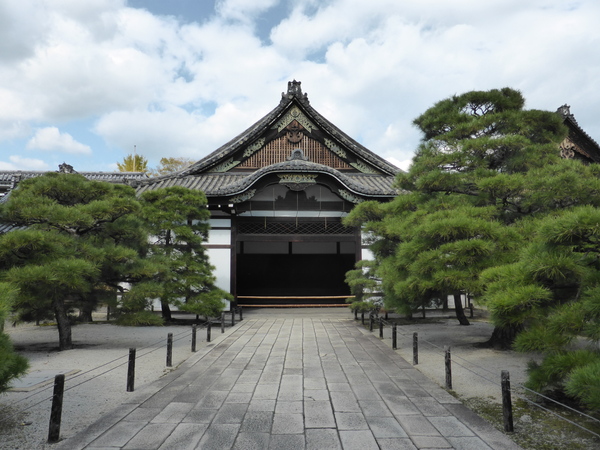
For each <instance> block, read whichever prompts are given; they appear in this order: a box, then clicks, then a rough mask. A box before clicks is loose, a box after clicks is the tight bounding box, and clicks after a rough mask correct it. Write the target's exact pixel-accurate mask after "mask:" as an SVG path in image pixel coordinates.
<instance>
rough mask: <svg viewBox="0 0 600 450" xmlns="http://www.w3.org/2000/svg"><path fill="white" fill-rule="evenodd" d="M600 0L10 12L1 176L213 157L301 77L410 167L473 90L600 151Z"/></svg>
mask: <svg viewBox="0 0 600 450" xmlns="http://www.w3.org/2000/svg"><path fill="white" fill-rule="evenodd" d="M599 20H600V1H598V0H528V1H523V0H485V1H482V0H452V1H449V0H369V1H365V0H169V1H167V0H85V1H82V0H0V170H57V169H58V165H59V164H62V163H63V162H66V163H68V164H70V165H72V166H73V167H74V169H75V170H76V171H81V172H83V171H106V172H110V171H116V170H117V165H116V163H117V162H121V161H122V160H123V158H124V157H125V156H126V155H128V154H131V153H134V152H135V153H136V154H137V155H143V156H144V157H146V158H147V159H148V161H149V166H150V167H156V166H157V165H158V163H159V160H160V158H161V157H185V158H190V159H193V160H199V159H201V158H202V157H204V156H206V155H207V154H209V153H210V152H212V151H213V150H215V149H216V148H218V147H219V146H221V145H222V144H224V143H226V142H227V141H229V140H230V139H232V138H233V137H235V136H236V135H238V134H239V133H241V132H242V131H244V130H245V129H246V128H248V127H249V126H250V125H252V124H253V123H255V122H256V121H258V120H259V119H261V118H262V117H263V116H264V115H266V114H267V113H268V112H269V111H271V110H272V109H273V108H275V107H276V106H277V105H278V103H279V100H280V98H281V92H283V91H286V90H287V82H288V81H290V80H294V79H295V80H298V81H301V82H302V89H303V91H304V92H305V93H308V98H309V100H310V102H311V105H312V106H313V107H314V108H315V109H316V110H317V111H319V112H320V113H321V114H322V115H324V116H325V117H326V118H327V119H329V120H330V121H331V122H333V123H334V124H335V125H336V126H338V127H339V128H340V129H342V130H343V131H344V132H345V133H346V134H348V135H350V136H351V137H353V138H354V139H355V140H357V141H358V142H360V143H361V144H362V145H364V146H366V147H367V148H369V149H370V150H371V151H373V152H375V153H377V154H378V155H380V156H382V157H383V158H385V159H387V160H388V161H390V162H392V163H393V164H396V165H397V166H398V167H401V168H404V169H406V168H407V167H408V165H409V164H410V160H411V159H412V156H413V155H414V151H415V149H416V148H417V146H418V144H419V140H420V138H421V135H420V133H419V131H418V130H417V129H416V128H415V127H414V125H412V121H413V120H414V119H415V118H416V117H417V116H419V115H420V114H422V113H423V112H425V111H426V110H427V108H429V107H430V106H432V105H433V104H434V103H436V102H438V101H440V100H442V99H444V98H447V97H450V96H452V95H456V94H461V93H464V92H467V91H471V90H488V89H495V88H502V87H511V88H514V89H518V90H520V91H521V92H522V93H523V95H524V96H525V98H526V102H527V103H526V108H528V109H544V110H551V111H555V110H556V109H557V108H558V107H559V106H561V105H564V104H568V105H570V106H571V112H572V113H573V114H574V116H575V118H576V120H577V121H578V123H579V125H580V126H581V127H582V128H583V129H584V130H585V131H586V132H587V133H588V134H589V135H590V136H591V137H592V138H594V139H595V140H596V141H600V117H599V112H600V88H599V86H598V82H599V81H600V26H599V25H598V24H599Z"/></svg>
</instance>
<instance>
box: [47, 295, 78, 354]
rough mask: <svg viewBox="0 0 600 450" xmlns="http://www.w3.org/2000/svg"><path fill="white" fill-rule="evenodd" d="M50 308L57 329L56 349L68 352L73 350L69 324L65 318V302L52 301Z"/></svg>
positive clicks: (67, 318)
mask: <svg viewBox="0 0 600 450" xmlns="http://www.w3.org/2000/svg"><path fill="white" fill-rule="evenodd" d="M52 307H53V309H54V318H55V319H56V326H57V328H58V349H59V350H70V349H72V348H73V341H72V339H71V322H70V321H69V317H68V316H67V309H66V308H65V302H64V301H63V300H54V301H53V302H52Z"/></svg>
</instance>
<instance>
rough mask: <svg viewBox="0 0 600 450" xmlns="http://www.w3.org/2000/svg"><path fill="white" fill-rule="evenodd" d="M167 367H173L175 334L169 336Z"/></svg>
mask: <svg viewBox="0 0 600 450" xmlns="http://www.w3.org/2000/svg"><path fill="white" fill-rule="evenodd" d="M167 367H173V333H169V334H167Z"/></svg>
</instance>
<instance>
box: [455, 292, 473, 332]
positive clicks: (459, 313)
mask: <svg viewBox="0 0 600 450" xmlns="http://www.w3.org/2000/svg"><path fill="white" fill-rule="evenodd" d="M453 297H454V310H455V311H456V318H457V319H458V323H460V324H461V325H471V323H470V322H469V319H467V316H466V315H465V310H464V308H463V304H462V299H461V298H460V292H455V293H454V295H453Z"/></svg>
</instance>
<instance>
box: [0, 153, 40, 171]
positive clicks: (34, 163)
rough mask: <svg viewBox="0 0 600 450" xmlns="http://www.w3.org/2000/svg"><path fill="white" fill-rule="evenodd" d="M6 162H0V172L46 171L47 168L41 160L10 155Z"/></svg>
mask: <svg viewBox="0 0 600 450" xmlns="http://www.w3.org/2000/svg"><path fill="white" fill-rule="evenodd" d="M8 161H10V162H6V161H0V170H48V169H49V166H48V164H46V163H45V162H44V161H42V160H41V159H33V158H22V157H21V156H17V155H11V156H9V157H8Z"/></svg>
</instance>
